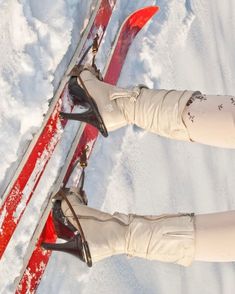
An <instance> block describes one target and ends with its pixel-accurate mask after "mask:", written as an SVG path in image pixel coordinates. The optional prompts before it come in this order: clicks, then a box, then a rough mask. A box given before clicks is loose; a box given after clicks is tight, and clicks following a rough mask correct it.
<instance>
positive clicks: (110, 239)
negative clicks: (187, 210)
mask: <svg viewBox="0 0 235 294" xmlns="http://www.w3.org/2000/svg"><path fill="white" fill-rule="evenodd" d="M69 201H70V202H71V204H72V206H73V208H74V210H75V211H76V214H77V216H78V219H79V221H80V223H81V226H82V229H83V231H84V234H85V237H86V240H87V242H88V244H89V248H90V251H91V257H92V260H93V262H96V261H99V260H102V259H104V258H106V257H110V256H112V255H117V254H127V255H130V256H136V257H142V258H147V259H151V260H159V261H164V262H172V263H177V264H181V265H184V266H187V265H189V264H190V263H191V262H192V261H193V259H194V250H195V248H194V221H193V215H191V214H178V215H161V216H139V215H132V214H131V215H125V214H122V213H115V214H113V215H111V214H108V213H105V212H101V211H99V210H96V209H92V208H90V207H87V206H84V205H82V204H80V203H79V201H78V200H77V198H76V196H70V197H69ZM62 211H63V213H64V215H65V216H66V217H67V218H68V220H69V221H70V222H71V223H72V224H73V225H74V226H75V227H76V226H77V224H76V221H75V220H74V219H73V217H72V214H71V211H70V209H69V207H68V205H67V203H66V202H65V201H63V202H62Z"/></svg>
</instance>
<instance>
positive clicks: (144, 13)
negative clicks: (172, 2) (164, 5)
mask: <svg viewBox="0 0 235 294" xmlns="http://www.w3.org/2000/svg"><path fill="white" fill-rule="evenodd" d="M159 10H160V7H159V6H146V7H143V8H141V9H138V10H137V11H135V12H134V13H133V14H132V15H130V17H129V18H128V21H129V22H130V26H132V27H134V26H135V27H139V28H142V27H143V26H144V25H145V24H146V23H147V22H148V21H149V20H150V19H151V18H152V17H153V16H154V14H156V13H157V12H158V11H159Z"/></svg>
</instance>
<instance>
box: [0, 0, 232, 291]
mask: <svg viewBox="0 0 235 294" xmlns="http://www.w3.org/2000/svg"><path fill="white" fill-rule="evenodd" d="M93 3H94V2H93V1H92V0H89V1H82V0H57V1H53V2H52V1H46V0H41V1H40V2H39V1H36V0H31V1H28V0H21V1H14V0H7V1H6V0H5V1H4V0H0V16H1V18H0V39H1V46H0V53H1V63H0V89H1V90H0V91H1V92H0V93H1V97H2V99H1V101H0V109H1V112H0V155H1V156H0V175H1V177H0V191H1V194H2V193H3V191H4V189H5V187H6V185H7V183H8V181H9V179H10V178H11V176H12V175H13V174H14V171H15V169H16V167H17V164H18V161H17V158H19V157H20V156H21V155H22V154H23V152H24V150H25V149H26V147H27V145H28V143H29V141H30V139H31V138H32V136H33V135H34V133H35V132H36V131H37V129H38V128H39V127H40V124H41V123H42V120H43V114H44V113H45V112H46V110H47V107H48V100H49V99H50V98H51V97H52V95H53V91H54V89H55V88H56V87H57V85H58V81H59V79H60V77H61V76H62V74H63V71H64V68H65V66H66V64H67V63H68V61H69V59H70V57H71V54H72V51H73V48H74V47H75V45H76V44H75V42H76V38H77V35H78V34H80V33H82V31H83V29H84V27H85V25H86V23H87V21H88V17H89V14H90V11H91V7H92V5H93ZM147 5H158V6H160V8H161V11H160V12H159V13H158V14H157V15H156V16H154V18H153V19H152V21H151V22H150V23H149V24H148V25H147V26H146V27H145V28H144V29H143V30H142V31H141V32H140V33H139V35H138V36H137V38H136V40H135V41H134V43H133V46H132V48H131V50H130V52H129V54H128V57H127V60H126V63H125V66H124V68H123V71H122V74H121V78H120V80H119V85H121V86H123V87H124V86H132V85H136V84H146V85H147V86H148V87H150V88H165V89H173V88H174V89H190V90H200V91H202V92H204V93H207V94H233V95H234V93H235V85H234V82H233V80H234V78H235V76H234V70H235V58H234V52H235V36H233V34H232V32H233V31H234V28H235V20H234V15H235V4H234V1H233V0H227V1H219V0H167V1H166V0H158V1H156V0H145V1H141V0H135V1H128V0H118V1H117V5H116V8H115V11H114V13H113V16H112V19H111V23H110V26H109V28H108V31H107V34H106V36H105V39H104V42H103V44H102V48H101V51H100V52H99V55H98V65H99V66H100V67H101V68H102V64H103V63H104V62H105V57H106V56H107V53H108V52H106V49H105V48H107V47H108V46H106V45H107V44H110V43H111V42H112V40H113V38H114V36H115V33H116V32H117V30H118V27H119V25H120V24H121V23H122V21H123V20H124V19H125V17H126V16H127V15H129V14H130V13H131V12H133V11H134V10H136V9H137V8H140V7H143V6H147ZM75 36H76V37H75ZM72 128H73V124H71V129H72ZM65 136H67V137H66V139H69V133H68V134H65ZM65 142H66V140H64V143H63V145H62V147H61V150H57V154H56V156H54V158H53V162H52V163H51V164H50V166H49V171H48V173H47V174H46V175H45V176H44V177H43V182H42V184H41V185H40V186H39V187H38V189H37V191H38V192H37V197H36V199H35V201H34V202H33V203H30V207H29V209H28V211H26V216H25V217H24V219H23V220H22V221H23V222H25V224H26V223H27V225H25V226H24V228H22V227H21V230H18V231H16V233H15V234H14V238H13V241H14V242H11V243H10V244H9V245H10V246H9V248H8V249H7V251H6V253H5V254H4V256H3V259H2V260H1V262H0V293H12V292H13V290H12V289H13V284H14V279H15V277H17V274H18V273H19V270H20V265H21V262H22V260H21V256H23V253H24V250H25V247H26V244H27V240H28V238H29V237H28V236H30V233H31V231H32V230H33V226H34V225H35V223H36V219H37V212H38V211H39V210H40V205H41V203H42V202H43V200H42V199H43V197H44V196H43V194H44V193H45V192H44V191H46V190H47V189H48V187H50V185H51V184H52V182H53V179H54V177H55V175H56V171H57V169H58V168H59V166H60V165H61V164H62V162H63V159H64V154H63V151H64V150H65V148H66V143H65ZM234 166H235V156H234V150H228V149H221V148H215V147H209V146H203V145H200V144H195V143H185V142H179V141H172V140H168V139H165V138H161V137H159V136H157V135H154V134H150V133H147V132H144V131H142V130H140V129H138V128H136V127H133V126H129V127H126V128H123V129H120V130H118V131H115V132H113V133H110V136H109V137H108V138H107V139H104V138H102V137H99V139H98V141H97V143H96V145H95V149H94V152H93V154H92V157H91V160H90V163H89V168H88V170H87V179H86V190H87V194H88V196H89V205H90V206H92V207H95V208H100V209H103V210H105V211H107V212H114V211H120V212H124V213H139V214H161V213H178V212H195V213H207V212H215V211H224V210H231V209H235V200H234V197H233V193H234V191H235V175H234V168H233V167H234ZM50 167H51V168H50ZM234 274H235V268H234V264H233V263H220V264H216V263H202V262H195V263H193V265H192V266H190V267H188V268H183V267H181V266H177V265H172V264H163V263H160V262H157V261H146V260H143V259H139V258H127V257H126V256H116V257H111V258H108V259H106V260H104V261H102V262H99V263H97V264H95V265H94V266H93V267H92V268H91V269H88V268H87V267H86V266H85V265H84V264H82V263H81V262H79V260H77V259H75V258H74V257H71V256H69V255H66V254H63V253H53V254H52V257H51V259H50V262H49V264H48V267H47V269H46V272H45V274H44V276H43V279H42V282H41V284H40V286H39V289H38V291H37V293H89V294H92V293H104V294H106V293H107V294H108V293H114V294H116V293H148V294H150V293H158V294H165V293H174V294H184V293H185V294H196V293H200V292H201V293H203V294H211V293H213V294H221V293H223V294H230V293H231V294H232V293H234V288H235V279H234Z"/></svg>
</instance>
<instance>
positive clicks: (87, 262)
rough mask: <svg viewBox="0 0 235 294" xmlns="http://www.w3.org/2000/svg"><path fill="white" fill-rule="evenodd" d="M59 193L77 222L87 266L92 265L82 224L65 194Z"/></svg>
mask: <svg viewBox="0 0 235 294" xmlns="http://www.w3.org/2000/svg"><path fill="white" fill-rule="evenodd" d="M60 195H61V196H62V197H63V199H64V200H65V201H66V203H67V205H68V207H69V209H70V211H71V212H72V215H73V218H74V220H75V221H76V224H77V227H78V233H79V234H80V236H81V239H82V246H83V248H84V253H85V261H86V264H87V265H88V266H89V267H92V258H91V253H90V248H89V246H88V243H87V241H86V238H85V235H84V232H83V229H82V226H81V224H80V222H79V219H78V217H77V215H76V213H75V211H74V209H73V207H72V205H71V203H70V202H69V200H68V198H67V195H66V194H65V192H64V191H63V190H61V191H60Z"/></svg>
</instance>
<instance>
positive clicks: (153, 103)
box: [116, 89, 235, 148]
mask: <svg viewBox="0 0 235 294" xmlns="http://www.w3.org/2000/svg"><path fill="white" fill-rule="evenodd" d="M116 103H117V105H118V107H119V109H121V111H122V113H123V114H124V116H125V118H126V121H127V123H134V124H136V125H137V126H139V127H141V128H143V129H145V130H148V131H150V132H154V133H156V134H159V135H161V136H165V137H168V138H171V139H178V140H185V141H194V142H198V143H202V144H207V145H212V146H217V147H224V148H235V124H234V122H235V97H233V96H225V95H224V96H223V95H202V94H201V93H200V92H194V93H193V92H191V91H174V90H173V91H166V90H149V89H142V90H141V92H140V95H139V96H138V97H137V98H136V99H135V101H132V100H131V99H129V100H127V99H125V98H122V99H118V100H116Z"/></svg>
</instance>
